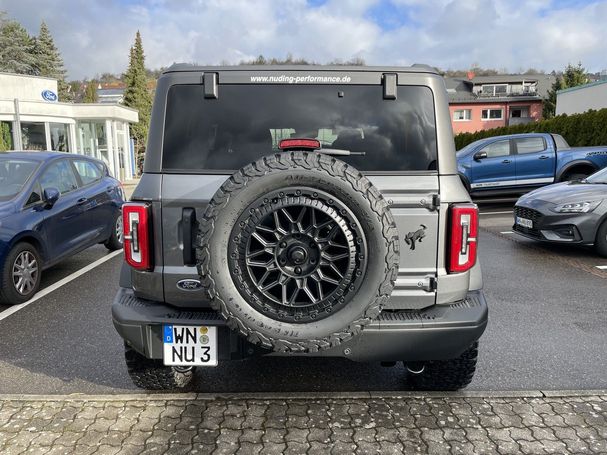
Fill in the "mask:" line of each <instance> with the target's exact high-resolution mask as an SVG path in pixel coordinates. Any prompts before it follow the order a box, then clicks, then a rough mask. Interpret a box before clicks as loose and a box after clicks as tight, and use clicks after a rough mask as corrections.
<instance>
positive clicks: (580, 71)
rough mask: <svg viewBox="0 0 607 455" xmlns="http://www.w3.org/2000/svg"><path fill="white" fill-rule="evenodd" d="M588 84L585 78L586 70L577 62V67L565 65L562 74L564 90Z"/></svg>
mask: <svg viewBox="0 0 607 455" xmlns="http://www.w3.org/2000/svg"><path fill="white" fill-rule="evenodd" d="M587 82H588V77H587V76H586V69H585V68H584V67H583V66H582V63H581V62H579V63H578V64H577V66H573V65H571V64H569V65H567V68H565V71H564V72H563V85H564V88H571V87H577V86H578V85H584V84H586V83H587Z"/></svg>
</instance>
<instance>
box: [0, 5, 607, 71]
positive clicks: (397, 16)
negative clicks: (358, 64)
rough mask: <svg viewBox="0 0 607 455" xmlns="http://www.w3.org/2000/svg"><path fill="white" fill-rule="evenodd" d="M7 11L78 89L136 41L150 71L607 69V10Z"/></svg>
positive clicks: (118, 62) (123, 62)
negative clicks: (45, 33) (46, 41)
mask: <svg viewBox="0 0 607 455" xmlns="http://www.w3.org/2000/svg"><path fill="white" fill-rule="evenodd" d="M0 11H5V12H6V13H7V14H8V16H9V17H10V18H12V19H15V20H17V21H19V22H20V23H21V24H22V25H23V26H24V27H25V28H26V29H27V30H28V32H30V34H37V32H38V28H39V25H40V22H41V21H43V20H44V21H45V22H46V23H47V25H48V26H49V28H50V30H51V32H52V34H53V36H54V38H55V43H56V44H57V46H58V47H59V49H60V51H61V53H62V55H63V58H64V61H65V66H66V69H67V70H68V78H69V79H83V78H93V77H95V76H96V75H99V74H101V73H105V72H110V73H116V74H118V73H123V72H124V71H125V70H126V66H127V64H128V54H129V48H130V46H131V45H132V43H133V41H134V37H135V33H136V31H137V30H140V32H141V35H142V39H143V47H144V50H145V54H146V66H147V67H149V68H160V67H162V66H169V65H170V64H172V63H174V62H188V63H199V64H220V63H238V62H240V61H242V60H250V59H254V58H256V57H257V56H258V55H260V54H263V55H264V56H265V57H266V58H267V57H277V58H284V57H285V56H286V55H287V54H288V53H291V54H292V55H293V56H294V57H296V58H298V57H300V58H305V59H306V60H312V61H315V62H318V63H326V62H330V61H332V60H335V59H341V60H349V59H352V58H356V57H361V58H363V59H364V60H365V62H366V63H367V64H370V65H410V64H413V63H426V64H429V65H433V66H437V67H439V68H441V69H445V70H446V69H468V68H470V67H471V66H473V65H479V66H481V67H485V68H495V69H498V70H502V71H508V72H518V71H521V70H525V69H527V68H536V69H540V70H545V71H548V72H549V71H552V70H553V69H554V70H562V69H563V68H564V67H565V66H566V65H567V64H568V63H573V64H577V63H578V62H582V64H583V65H584V66H585V67H586V69H588V70H589V71H600V70H602V69H605V68H607V44H606V43H607V29H606V28H605V23H607V0H601V1H591V0H586V1H582V0H528V1H522V0H249V1H247V0H150V1H144V0H38V1H36V0H0Z"/></svg>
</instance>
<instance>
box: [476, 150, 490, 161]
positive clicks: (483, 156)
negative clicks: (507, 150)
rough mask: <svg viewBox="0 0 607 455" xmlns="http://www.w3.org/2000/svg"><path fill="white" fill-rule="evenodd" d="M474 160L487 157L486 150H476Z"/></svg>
mask: <svg viewBox="0 0 607 455" xmlns="http://www.w3.org/2000/svg"><path fill="white" fill-rule="evenodd" d="M473 158H474V161H480V160H482V159H485V158H487V152H476V153H475V154H474V157H473Z"/></svg>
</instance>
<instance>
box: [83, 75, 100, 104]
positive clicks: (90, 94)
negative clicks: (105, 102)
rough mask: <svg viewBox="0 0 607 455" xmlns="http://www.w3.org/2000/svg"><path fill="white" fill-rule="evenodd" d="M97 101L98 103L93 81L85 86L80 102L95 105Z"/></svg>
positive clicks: (95, 83) (95, 82)
mask: <svg viewBox="0 0 607 455" xmlns="http://www.w3.org/2000/svg"><path fill="white" fill-rule="evenodd" d="M97 101H99V97H98V96H97V81H95V80H94V79H93V80H91V81H90V82H89V83H88V84H86V89H85V90H84V97H83V98H82V102H83V103H96V102H97Z"/></svg>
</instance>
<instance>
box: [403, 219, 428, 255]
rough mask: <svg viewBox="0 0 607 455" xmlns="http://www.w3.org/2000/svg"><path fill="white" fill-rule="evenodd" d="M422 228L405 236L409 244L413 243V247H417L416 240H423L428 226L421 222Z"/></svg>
mask: <svg viewBox="0 0 607 455" xmlns="http://www.w3.org/2000/svg"><path fill="white" fill-rule="evenodd" d="M420 226H421V227H420V228H419V229H418V230H417V231H415V232H409V233H408V234H407V235H406V236H405V242H406V243H407V245H411V249H412V250H414V249H415V242H421V241H422V239H423V238H424V237H425V236H426V226H424V225H423V224H420Z"/></svg>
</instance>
